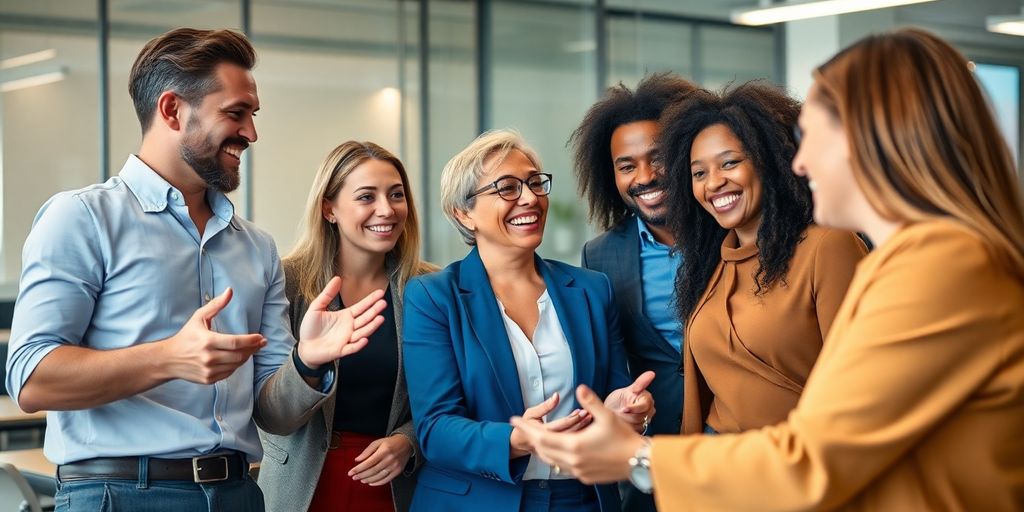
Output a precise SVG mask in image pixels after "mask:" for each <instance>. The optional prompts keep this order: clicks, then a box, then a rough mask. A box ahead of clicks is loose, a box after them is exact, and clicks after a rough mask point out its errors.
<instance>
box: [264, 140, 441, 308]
mask: <svg viewBox="0 0 1024 512" xmlns="http://www.w3.org/2000/svg"><path fill="white" fill-rule="evenodd" d="M371 159H372V160H381V161H384V162H387V163H389V164H391V165H393V166H395V169H397V170H398V175H399V176H401V178H402V187H404V188H405V202H406V204H407V205H408V210H409V213H408V215H407V216H406V218H405V226H403V228H402V234H401V235H399V236H398V242H396V243H395V247H394V248H393V249H391V251H390V252H389V253H388V257H390V258H394V260H395V261H396V265H395V270H394V272H393V275H391V276H388V277H389V278H390V279H392V280H393V281H394V282H395V284H396V285H397V288H398V289H396V290H394V293H396V294H398V296H401V293H402V289H403V288H404V287H405V283H406V282H408V281H409V279H411V278H412V277H415V276H417V275H420V274H423V273H426V272H431V271H433V270H436V268H437V267H435V266H433V265H430V264H429V263H426V262H424V261H422V260H420V230H419V220H418V218H417V216H416V205H415V203H414V202H413V199H412V187H410V186H409V176H408V174H406V172H405V166H404V165H402V161H401V160H399V159H398V157H396V156H395V155H393V154H392V153H391V152H390V151H388V150H386V149H384V148H382V147H380V146H378V145H376V144H374V143H372V142H357V141H354V140H350V141H347V142H343V143H342V144H341V145H340V146H338V147H336V148H334V150H333V151H331V152H330V154H328V155H327V158H325V159H324V161H323V163H321V164H320V168H319V169H317V172H316V176H315V177H314V178H313V186H312V187H311V188H310V190H309V197H308V198H307V199H306V211H305V216H304V217H303V219H302V224H301V227H300V231H301V236H300V237H299V242H298V243H297V244H296V245H295V248H294V249H292V251H291V252H290V253H289V254H288V256H285V258H284V261H286V262H288V263H290V264H293V265H294V266H295V267H296V268H297V269H298V272H297V276H296V278H297V279H298V289H299V293H300V294H302V297H303V298H304V299H306V302H307V303H308V302H311V301H312V300H313V299H314V298H316V296H317V295H319V294H320V291H321V290H323V288H324V286H327V282H328V281H330V280H331V278H333V277H334V275H335V274H336V273H338V271H339V270H340V269H338V268H335V265H336V261H337V256H338V251H339V250H340V239H339V235H338V229H337V227H336V226H335V225H334V224H331V223H329V222H327V219H325V218H324V214H323V202H324V201H325V200H327V201H333V200H334V198H335V197H337V195H338V192H339V191H340V190H341V187H342V185H343V184H344V183H345V178H347V177H348V175H349V174H351V173H352V171H353V170H354V169H355V168H356V167H358V166H359V165H360V164H362V163H363V162H365V161H367V160H371Z"/></svg>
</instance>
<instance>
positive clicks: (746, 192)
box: [690, 124, 761, 245]
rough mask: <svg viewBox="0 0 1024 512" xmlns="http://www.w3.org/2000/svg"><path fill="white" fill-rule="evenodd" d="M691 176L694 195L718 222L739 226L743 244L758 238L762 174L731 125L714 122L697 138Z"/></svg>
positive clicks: (691, 162)
mask: <svg viewBox="0 0 1024 512" xmlns="http://www.w3.org/2000/svg"><path fill="white" fill-rule="evenodd" d="M690 176H691V178H690V180H691V183H692V185H693V197H694V198H696V199H697V201H698V202H699V203H700V204H701V206H703V207H704V209H705V210H707V211H708V213H710V214H711V215H712V216H713V217H714V218H715V221H716V222H718V225H720V226H722V227H723V228H725V229H735V230H736V233H737V235H738V236H739V241H740V244H741V245H747V244H750V243H753V242H754V241H756V240H757V228H758V227H760V225H761V178H760V177H759V176H758V174H757V170H756V169H755V168H754V163H753V162H752V161H751V160H750V158H749V157H748V156H747V154H746V151H745V150H744V147H743V143H741V142H740V140H739V139H738V138H736V134H734V133H733V132H732V130H730V129H729V127H727V126H726V125H724V124H714V125H711V126H709V127H707V128H705V129H704V130H702V131H701V132H700V133H698V134H697V137H695V138H694V139H693V145H692V147H691V148H690Z"/></svg>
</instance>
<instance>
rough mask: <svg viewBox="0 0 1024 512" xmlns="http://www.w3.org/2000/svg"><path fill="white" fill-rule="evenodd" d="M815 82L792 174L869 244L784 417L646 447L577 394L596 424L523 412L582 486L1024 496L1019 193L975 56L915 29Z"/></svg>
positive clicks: (725, 506) (919, 497)
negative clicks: (642, 483)
mask: <svg viewBox="0 0 1024 512" xmlns="http://www.w3.org/2000/svg"><path fill="white" fill-rule="evenodd" d="M814 77H815V81H814V84H813V85H812V87H811V90H810V93H809V94H808V96H807V102H806V104H805V105H804V108H803V111H802V112H801V114H800V120H799V125H800V128H801V129H802V131H803V135H804V137H803V141H802V143H801V146H800V150H799V151H798V153H797V155H796V159H795V160H794V162H793V167H794V170H795V171H796V172H797V173H798V174H800V175H804V176H807V177H808V178H809V179H810V182H811V190H813V191H814V218H815V221H816V222H817V223H819V224H824V225H828V226H832V227H837V228H843V229H853V230H858V231H863V232H864V233H866V234H867V235H868V237H869V238H870V239H871V241H872V242H874V243H875V244H876V246H877V248H876V249H875V250H874V251H873V252H872V253H871V254H869V255H868V256H867V257H866V258H865V259H864V260H863V261H862V262H861V264H860V266H859V267H858V269H857V274H856V275H855V276H854V279H853V282H852V283H851V284H850V289H849V291H848V292H847V294H846V298H845V299H844V301H843V304H842V306H840V308H839V312H838V314H837V315H836V318H835V321H834V322H833V323H832V329H831V331H830V332H829V335H828V337H827V339H826V340H825V345H824V347H823V348H822V351H821V356H820V357H819V358H818V362H817V363H816V364H815V366H814V369H813V370H812V371H811V375H810V377H809V378H808V380H807V385H806V387H805V388H804V392H803V395H802V396H801V398H800V402H799V403H798V404H797V406H796V408H795V409H794V410H793V411H792V412H791V413H790V415H789V417H788V418H787V420H786V421H785V422H782V423H779V424H777V425H772V426H768V427H764V428H762V429H760V430H751V431H748V432H744V433H742V434H735V435H721V436H662V437H656V438H654V440H653V443H652V442H651V440H649V439H645V438H643V437H641V436H639V435H637V434H636V433H635V432H633V431H632V430H631V429H630V428H629V427H628V426H627V425H625V424H622V423H621V422H619V421H617V420H616V419H615V418H614V417H613V415H612V414H610V413H609V412H608V411H605V410H603V408H602V407H601V404H600V403H599V402H598V401H596V400H595V399H594V398H593V393H591V392H590V391H589V390H586V389H581V390H580V391H579V392H578V394H579V395H580V402H581V403H582V405H583V407H585V408H587V409H588V410H590V411H591V412H593V414H594V423H593V424H592V425H591V426H590V428H588V429H587V430H586V431H585V432H583V433H580V434H569V435H566V434H557V433H554V434H553V433H548V432H543V431H541V430H540V429H537V428H535V427H534V426H533V425H532V424H531V423H530V422H526V421H521V420H516V421H514V422H513V424H514V425H516V426H517V428H518V427H522V428H523V429H524V432H527V431H528V432H529V434H530V439H531V441H532V445H533V446H534V447H535V449H536V450H537V453H539V454H540V455H541V456H542V458H544V459H545V460H547V461H549V462H552V463H555V464H561V465H562V467H563V468H565V469H568V470H570V471H571V472H572V473H573V474H575V475H577V476H579V477H580V478H581V479H582V480H584V481H598V482H600V481H609V480H619V479H622V478H627V477H630V476H632V478H634V479H648V482H647V483H648V485H649V484H650V479H651V478H653V488H654V493H655V498H656V500H657V503H658V508H660V509H663V510H702V511H703V510H759V511H761V510H765V511H768V510H986V511H991V510H994V511H1001V510H1006V511H1010V510H1020V509H1021V505H1022V499H1024V443H1022V442H1021V432H1024V315H1022V314H1021V311H1024V207H1022V205H1021V195H1020V190H1019V185H1018V182H1017V176H1016V173H1015V172H1014V165H1013V160H1012V158H1011V157H1010V153H1009V150H1008V149H1007V147H1006V144H1005V142H1003V138H1002V137H1001V135H1000V133H999V129H998V128H997V126H996V124H995V122H994V120H993V118H992V114H991V111H990V110H989V108H988V105H987V104H986V102H985V99H984V96H983V95H982V92H981V90H980V89H979V87H978V83H977V81H976V80H975V78H974V76H972V74H971V71H970V67H969V65H968V62H967V59H965V58H964V57H963V56H962V55H961V54H960V53H959V52H957V51H956V50H955V49H954V48H953V47H952V46H950V45H949V44H948V43H946V42H944V41H942V40H941V39H939V38H937V37H935V36H933V35H931V34H929V33H927V32H924V31H921V30H916V29H904V30H900V31H897V32H893V33H889V34H882V35H876V36H870V37H868V38H866V39H863V40H861V41H859V42H857V43H855V44H854V45H853V46H852V47H850V48H848V49H846V50H844V51H843V52H841V53H840V54H839V55H837V56H835V57H834V58H832V59H831V60H830V61H828V62H826V63H825V64H824V65H822V66H821V67H819V68H818V69H817V70H816V72H815V74H814Z"/></svg>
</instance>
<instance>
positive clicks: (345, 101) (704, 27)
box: [0, 0, 1024, 327]
mask: <svg viewBox="0 0 1024 512" xmlns="http://www.w3.org/2000/svg"><path fill="white" fill-rule="evenodd" d="M763 3H764V2H762V4H763ZM755 4H757V0H685V1H682V0H679V1H677V0H475V1H474V0H418V1H416V0H404V1H403V0H23V1H22V0H0V59H2V64H0V88H2V91H3V92H0V215H2V217H3V222H2V228H0V299H3V300H5V301H7V302H8V304H7V305H8V307H9V306H10V302H11V301H13V298H14V297H15V295H16V293H17V281H18V277H19V273H20V270H21V262H20V259H21V246H22V243H23V242H24V239H25V236H26V235H27V233H28V231H29V228H30V226H31V222H32V219H33V217H34V215H35V213H36V212H37V210H38V208H39V206H40V205H41V204H42V203H43V201H45V200H46V199H47V198H48V197H49V196H51V195H52V194H54V193H55V192H58V191H60V190H66V189H71V188H77V187H82V186H85V185H88V184H90V183H95V182H98V181H102V180H104V179H106V178H107V177H108V176H110V175H112V174H116V173H117V172H118V170H119V169H120V167H121V165H122V164H123V163H124V161H125V158H126V157H127V156H128V154H129V153H131V152H133V151H135V150H136V148H137V147H138V144H139V140H140V133H139V125H138V122H137V121H136V118H135V114H134V111H133V109H132V105H131V101H130V99H129V96H128V93H127V81H128V72H129V69H130V67H131V64H132V62H133V60H134V58H135V55H136V54H137V52H138V51H139V49H140V48H141V47H142V45H143V44H144V43H145V42H146V41H147V40H149V39H150V38H152V37H154V36H156V35H158V34H160V33H162V32H164V31H166V30H168V29H171V28H174V27H179V26H192V27H199V28H222V27H224V28H233V29H237V30H240V31H243V32H245V33H247V34H248V35H249V36H250V37H251V39H252V41H253V43H254V45H255V47H256V49H257V51H258V54H259V63H258V65H257V67H256V69H255V71H254V73H255V76H256V79H257V84H258V87H259V94H260V100H261V103H262V109H261V111H260V113H259V116H258V118H257V120H256V123H257V130H258V132H259V142H258V143H257V144H255V145H254V146H253V147H252V148H251V149H250V150H248V151H247V152H246V155H247V156H246V157H245V159H244V162H243V184H242V186H241V187H240V188H239V190H238V191H237V192H235V193H233V194H232V200H233V201H234V203H235V205H236V207H237V211H238V213H239V214H240V215H243V216H245V217H248V218H250V219H252V220H254V221H255V222H256V223H257V224H259V225H260V226H262V227H263V228H265V229H267V230H269V231H270V232H271V233H272V234H273V236H274V238H275V239H276V241H277V243H278V245H279V247H280V249H281V252H282V253H286V252H287V251H288V250H289V249H290V248H291V246H292V244H293V243H294V241H295V233H296V226H297V224H298V221H299V217H300V212H301V210H302V207H303V204H304V202H305V199H306V194H307V191H308V187H309V184H310V182H311V178H312V175H313V173H314V171H315V169H316V167H317V166H318V164H319V163H320V161H321V159H322V158H323V157H324V156H325V155H326V154H327V152H328V151H329V150H330V149H331V148H333V147H334V146H335V145H337V144H338V143H340V142H341V141H344V140H347V139H360V140H371V141H374V142H377V143H379V144H381V145H383V146H385V147H387V148H389V149H391V150H393V151H394V152H396V153H397V154H399V156H400V157H401V158H402V159H403V161H404V162H406V165H407V167H408V169H409V171H410V173H411V178H412V181H413V188H414V193H415V196H416V199H417V201H418V204H419V207H420V210H421V220H422V222H423V224H424V226H423V228H424V231H425V233H426V236H425V252H426V256H427V258H428V259H430V260H432V261H435V262H437V263H441V264H445V263H448V262H450V261H452V260H455V259H458V258H461V257H462V256H463V255H464V254H465V253H466V251H467V248H466V247H465V246H464V245H463V244H462V242H461V241H460V239H459V237H458V236H457V234H456V232H455V230H454V229H453V228H451V227H450V226H449V225H448V224H447V222H446V220H445V219H444V217H443V216H442V215H441V213H440V211H439V208H438V193H437V190H438V182H439V176H440V171H441V168H442V167H443V165H444V163H445V162H446V161H447V160H448V158H450V157H451V156H452V155H453V154H454V153H455V152H456V151H458V150H459V149H461V148H462V147H464V146H465V145H466V144H467V143H468V142H469V141H470V140H471V139H472V138H473V137H474V136H476V135H477V134H478V133H480V132H481V131H483V130H486V129H489V128H495V127H514V128H517V129H519V130H520V131H521V132H522V133H523V134H524V136H525V137H526V139H527V140H528V141H529V142H530V143H532V144H533V145H534V146H535V147H536V149H537V150H538V151H539V153H540V155H541V158H542V160H543V163H544V167H545V169H546V170H547V171H549V172H551V173H552V174H554V191H553V193H552V195H551V206H550V213H549V220H548V226H547V235H546V237H545V242H544V245H543V246H542V248H541V252H542V253H543V255H544V256H546V257H553V258H558V259H562V260H565V261H569V262H572V263H577V262H578V255H579V250H580V248H581V246H582V244H583V242H585V241H586V240H587V239H589V238H590V237H591V236H593V235H594V231H593V228H592V227H591V226H589V225H588V224H587V220H586V215H587V212H586V209H585V205H584V203H583V202H582V201H581V200H580V199H579V198H578V196H577V193H576V183H575V180H574V179H573V176H572V172H571V157H570V152H569V150H568V149H567V147H566V140H567V139H568V137H569V134H570V133H571V132H572V130H573V129H574V128H575V127H576V125H577V124H578V123H579V121H580V119H581V117H582V115H583V113H584V111H585V110H586V109H587V107H588V106H589V105H590V104H592V103H593V102H594V101H595V100H596V99H597V98H598V97H599V96H600V95H601V94H602V91H603V90H604V88H605V87H607V86H609V85H612V84H616V83H618V82H620V81H621V82H623V83H625V84H627V85H629V86H630V87H632V86H634V85H635V84H636V82H637V81H638V80H639V79H640V77H642V76H643V75H644V74H645V73H648V72H654V71H675V72H677V73H679V74H681V75H683V76H684V77H687V78H690V79H692V80H694V81H695V82H697V83H699V84H701V85H703V86H706V87H711V88H720V87H722V86H724V85H726V84H728V83H730V82H734V81H735V82H742V81H745V80H748V79H752V78H767V79H770V80H772V81H774V82H777V83H780V84H785V85H786V86H787V87H788V88H789V89H790V90H791V91H792V93H793V94H795V95H797V96H801V97H802V96H803V94H804V93H805V91H806V88H807V86H808V85H809V83H810V71H811V69H813V67H814V66H816V65H817V64H820V63H821V62H823V61H824V60H825V59H827V58H828V57H829V56H831V55H832V54H833V53H835V52H836V51H837V50H839V49H840V48H842V47H843V46H845V45H846V44H848V43H850V42H852V41H854V40H856V39H858V38H859V37H861V36H863V35H865V34H867V33H870V32H873V31H879V30H886V29H889V28H893V27H898V26H904V25H916V26H921V27H924V28H927V29H930V30H932V31H934V32H937V33H938V34H939V35H941V36H943V37H945V38H947V39H949V40H950V41H952V42H953V43H954V44H956V45H957V46H958V47H959V48H960V49H961V50H962V51H963V52H964V53H965V54H966V55H967V56H968V57H969V58H971V59H972V60H973V61H974V62H975V63H976V66H977V72H978V76H979V78H980V79H982V81H983V83H984V84H985V85H986V88H987V89H988V91H989V94H990V96H991V98H992V100H993V105H994V108H995V109H996V111H997V113H998V114H999V116H1000V119H1001V122H1002V125H1003V128H1004V131H1005V133H1006V136H1007V140H1008V142H1009V143H1010V145H1011V147H1012V148H1013V150H1014V152H1015V154H1019V147H1020V142H1021V130H1020V124H1021V121H1020V118H1021V116H1020V98H1021V79H1020V74H1021V68H1022V66H1024V51H1022V50H1024V37H1018V36H1012V35H1002V34H995V33H992V32H989V31H987V30H986V17H988V16H993V15H1014V14H1016V15H1018V16H1019V15H1020V14H1021V2H1020V1H1019V0H938V1H934V2H931V3H923V4H918V5H910V6H904V7H898V8H889V9H882V10H875V11H869V12H863V13H856V14H844V15H839V16H829V17H825V18H816V19H810V20H804V21H797V22H789V23H781V24H775V25H768V26H760V27H751V26H742V25H738V24H734V23H733V22H731V21H730V13H731V12H732V11H733V10H734V9H737V8H742V7H752V6H754V5H755ZM8 315H9V313H8ZM3 316H6V315H2V314H0V317H3ZM6 321H8V322H9V316H7V320H6ZM8 325H9V324H8ZM0 327H2V326H0Z"/></svg>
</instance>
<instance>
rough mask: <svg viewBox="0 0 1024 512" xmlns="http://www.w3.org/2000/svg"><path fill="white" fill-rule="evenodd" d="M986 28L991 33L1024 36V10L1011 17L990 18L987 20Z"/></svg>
mask: <svg viewBox="0 0 1024 512" xmlns="http://www.w3.org/2000/svg"><path fill="white" fill-rule="evenodd" d="M985 26H986V27H987V28H988V31H989V32H998V33H1000V34H1009V35H1011V36H1024V10H1022V12H1021V14H1016V15H1011V16H989V17H987V18H985Z"/></svg>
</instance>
